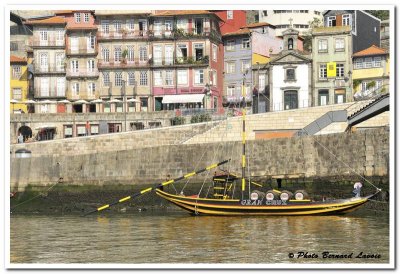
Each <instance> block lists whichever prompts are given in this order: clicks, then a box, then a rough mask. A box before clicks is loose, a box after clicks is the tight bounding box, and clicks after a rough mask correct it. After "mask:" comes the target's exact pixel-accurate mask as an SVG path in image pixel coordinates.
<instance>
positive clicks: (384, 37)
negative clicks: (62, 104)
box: [381, 19, 390, 50]
mask: <svg viewBox="0 0 400 274" xmlns="http://www.w3.org/2000/svg"><path fill="white" fill-rule="evenodd" d="M381 48H383V49H385V50H390V20H389V19H386V20H382V22H381Z"/></svg>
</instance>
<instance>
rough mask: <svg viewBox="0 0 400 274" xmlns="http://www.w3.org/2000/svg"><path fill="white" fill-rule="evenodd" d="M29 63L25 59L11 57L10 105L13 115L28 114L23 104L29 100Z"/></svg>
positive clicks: (26, 106)
mask: <svg viewBox="0 0 400 274" xmlns="http://www.w3.org/2000/svg"><path fill="white" fill-rule="evenodd" d="M27 65H28V63H27V61H26V59H25V58H20V57H18V56H15V55H11V56H10V78H11V79H10V99H11V100H14V101H12V103H11V105H10V112H11V113H21V112H25V113H26V112H28V106H30V105H26V104H24V103H23V102H24V101H26V100H27V98H28V66H27Z"/></svg>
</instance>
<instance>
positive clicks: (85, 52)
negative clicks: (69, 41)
mask: <svg viewBox="0 0 400 274" xmlns="http://www.w3.org/2000/svg"><path fill="white" fill-rule="evenodd" d="M66 55H67V56H74V55H80V56H96V55H97V49H96V48H94V49H93V48H87V47H82V48H75V49H71V48H68V49H67V50H66Z"/></svg>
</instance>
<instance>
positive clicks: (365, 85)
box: [361, 81, 368, 91]
mask: <svg viewBox="0 0 400 274" xmlns="http://www.w3.org/2000/svg"><path fill="white" fill-rule="evenodd" d="M367 86H368V82H365V81H364V82H362V83H361V90H362V91H367V90H368V87H367Z"/></svg>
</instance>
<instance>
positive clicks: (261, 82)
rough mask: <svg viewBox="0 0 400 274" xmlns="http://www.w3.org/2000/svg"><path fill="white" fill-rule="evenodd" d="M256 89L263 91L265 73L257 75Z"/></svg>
mask: <svg viewBox="0 0 400 274" xmlns="http://www.w3.org/2000/svg"><path fill="white" fill-rule="evenodd" d="M258 91H259V92H261V93H264V92H265V74H260V75H258Z"/></svg>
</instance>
